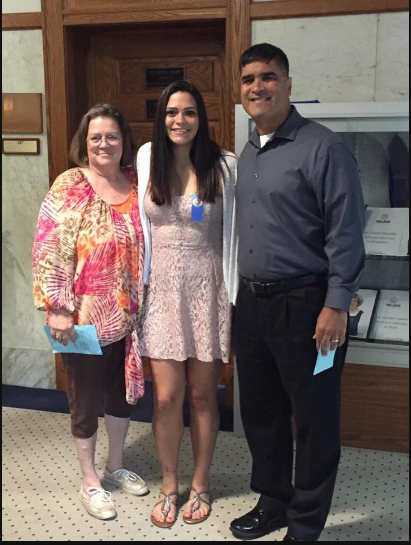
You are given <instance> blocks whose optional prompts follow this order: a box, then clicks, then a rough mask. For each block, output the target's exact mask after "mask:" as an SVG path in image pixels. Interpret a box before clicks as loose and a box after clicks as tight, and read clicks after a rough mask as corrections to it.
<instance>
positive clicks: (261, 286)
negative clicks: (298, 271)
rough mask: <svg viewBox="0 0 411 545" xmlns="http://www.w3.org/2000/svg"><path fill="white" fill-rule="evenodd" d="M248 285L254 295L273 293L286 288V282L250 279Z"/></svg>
mask: <svg viewBox="0 0 411 545" xmlns="http://www.w3.org/2000/svg"><path fill="white" fill-rule="evenodd" d="M247 283H248V285H249V286H250V288H251V291H252V292H253V293H254V295H271V294H273V293H277V292H280V291H283V290H284V282H281V281H280V282H253V281H252V280H249V281H248V282H247Z"/></svg>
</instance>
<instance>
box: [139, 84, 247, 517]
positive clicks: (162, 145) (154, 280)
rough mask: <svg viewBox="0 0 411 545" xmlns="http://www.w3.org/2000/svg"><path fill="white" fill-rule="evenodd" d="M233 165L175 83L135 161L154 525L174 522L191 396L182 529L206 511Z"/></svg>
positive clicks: (232, 274) (230, 248)
mask: <svg viewBox="0 0 411 545" xmlns="http://www.w3.org/2000/svg"><path fill="white" fill-rule="evenodd" d="M236 166H237V160H236V157H235V155H233V154H231V153H228V152H225V151H224V150H222V149H221V148H220V147H219V146H218V145H217V144H215V143H214V142H213V141H212V140H211V139H210V136H209V127H208V121H207V114H206V108H205V104H204V100H203V98H202V96H201V94H200V92H199V91H198V89H196V88H195V87H194V86H193V85H191V84H190V83H188V82H184V81H181V82H176V83H174V84H172V85H171V86H170V87H168V88H167V89H166V90H165V91H164V93H163V95H162V96H161V98H160V101H159V104H158V109H157V116H156V122H155V130H154V140H153V143H152V144H151V143H149V144H146V145H145V146H143V147H142V148H141V150H140V151H139V153H138V156H137V169H138V177H139V202H140V210H141V218H142V226H143V232H144V238H145V243H146V257H145V283H146V284H147V285H148V290H147V296H146V298H145V303H144V308H143V316H142V322H141V331H140V343H141V353H142V355H143V356H148V357H150V358H151V367H152V375H153V382H154V390H155V414H154V422H153V426H154V433H155V437H156V443H157V450H158V455H159V459H160V463H161V466H162V470H163V488H162V491H161V494H160V499H159V503H158V504H157V505H156V506H155V508H154V510H153V513H152V522H153V524H155V525H156V526H159V527H161V528H169V527H171V526H172V525H173V524H174V522H175V520H176V516H177V505H178V497H179V496H178V460H179V449H180V443H181V439H182V436H183V430H184V424H183V401H184V397H185V393H186V388H188V393H189V400H190V407H191V436H192V443H193V451H194V462H195V470H194V476H193V480H192V490H191V493H190V499H189V502H188V504H187V506H186V507H185V511H184V521H185V522H187V523H188V524H197V523H200V522H203V521H204V520H206V519H207V518H208V516H209V515H210V511H211V501H210V492H209V478H210V477H209V476H210V468H211V463H212V459H213V455H214V450H215V444H216V439H217V433H218V430H219V413H218V407H217V401H216V391H217V385H218V382H219V380H220V376H221V371H222V366H223V363H227V362H228V360H229V356H230V346H231V342H230V336H231V303H233V302H234V298H235V295H236V291H237V286H238V281H237V272H236V262H237V255H236V253H237V249H236V243H235V240H236V236H235V229H234V219H235V207H234V187H235V180H236Z"/></svg>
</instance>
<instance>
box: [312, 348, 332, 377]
mask: <svg viewBox="0 0 411 545" xmlns="http://www.w3.org/2000/svg"><path fill="white" fill-rule="evenodd" d="M335 353H336V350H329V351H328V354H327V355H326V356H323V353H322V350H321V348H320V351H319V352H318V358H317V364H316V366H315V369H314V375H319V374H320V373H322V372H324V371H327V370H328V369H331V368H332V367H333V365H334V358H335Z"/></svg>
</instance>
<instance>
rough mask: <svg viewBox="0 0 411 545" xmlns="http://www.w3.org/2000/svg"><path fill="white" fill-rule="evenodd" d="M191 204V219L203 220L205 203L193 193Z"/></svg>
mask: <svg viewBox="0 0 411 545" xmlns="http://www.w3.org/2000/svg"><path fill="white" fill-rule="evenodd" d="M192 203H193V204H192V206H191V221H203V219H204V203H203V201H202V200H201V199H200V198H199V197H198V195H193V200H192Z"/></svg>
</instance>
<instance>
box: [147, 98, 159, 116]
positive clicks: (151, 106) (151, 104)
mask: <svg viewBox="0 0 411 545" xmlns="http://www.w3.org/2000/svg"><path fill="white" fill-rule="evenodd" d="M157 104H158V100H146V111H147V119H155V118H156V111H157Z"/></svg>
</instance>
